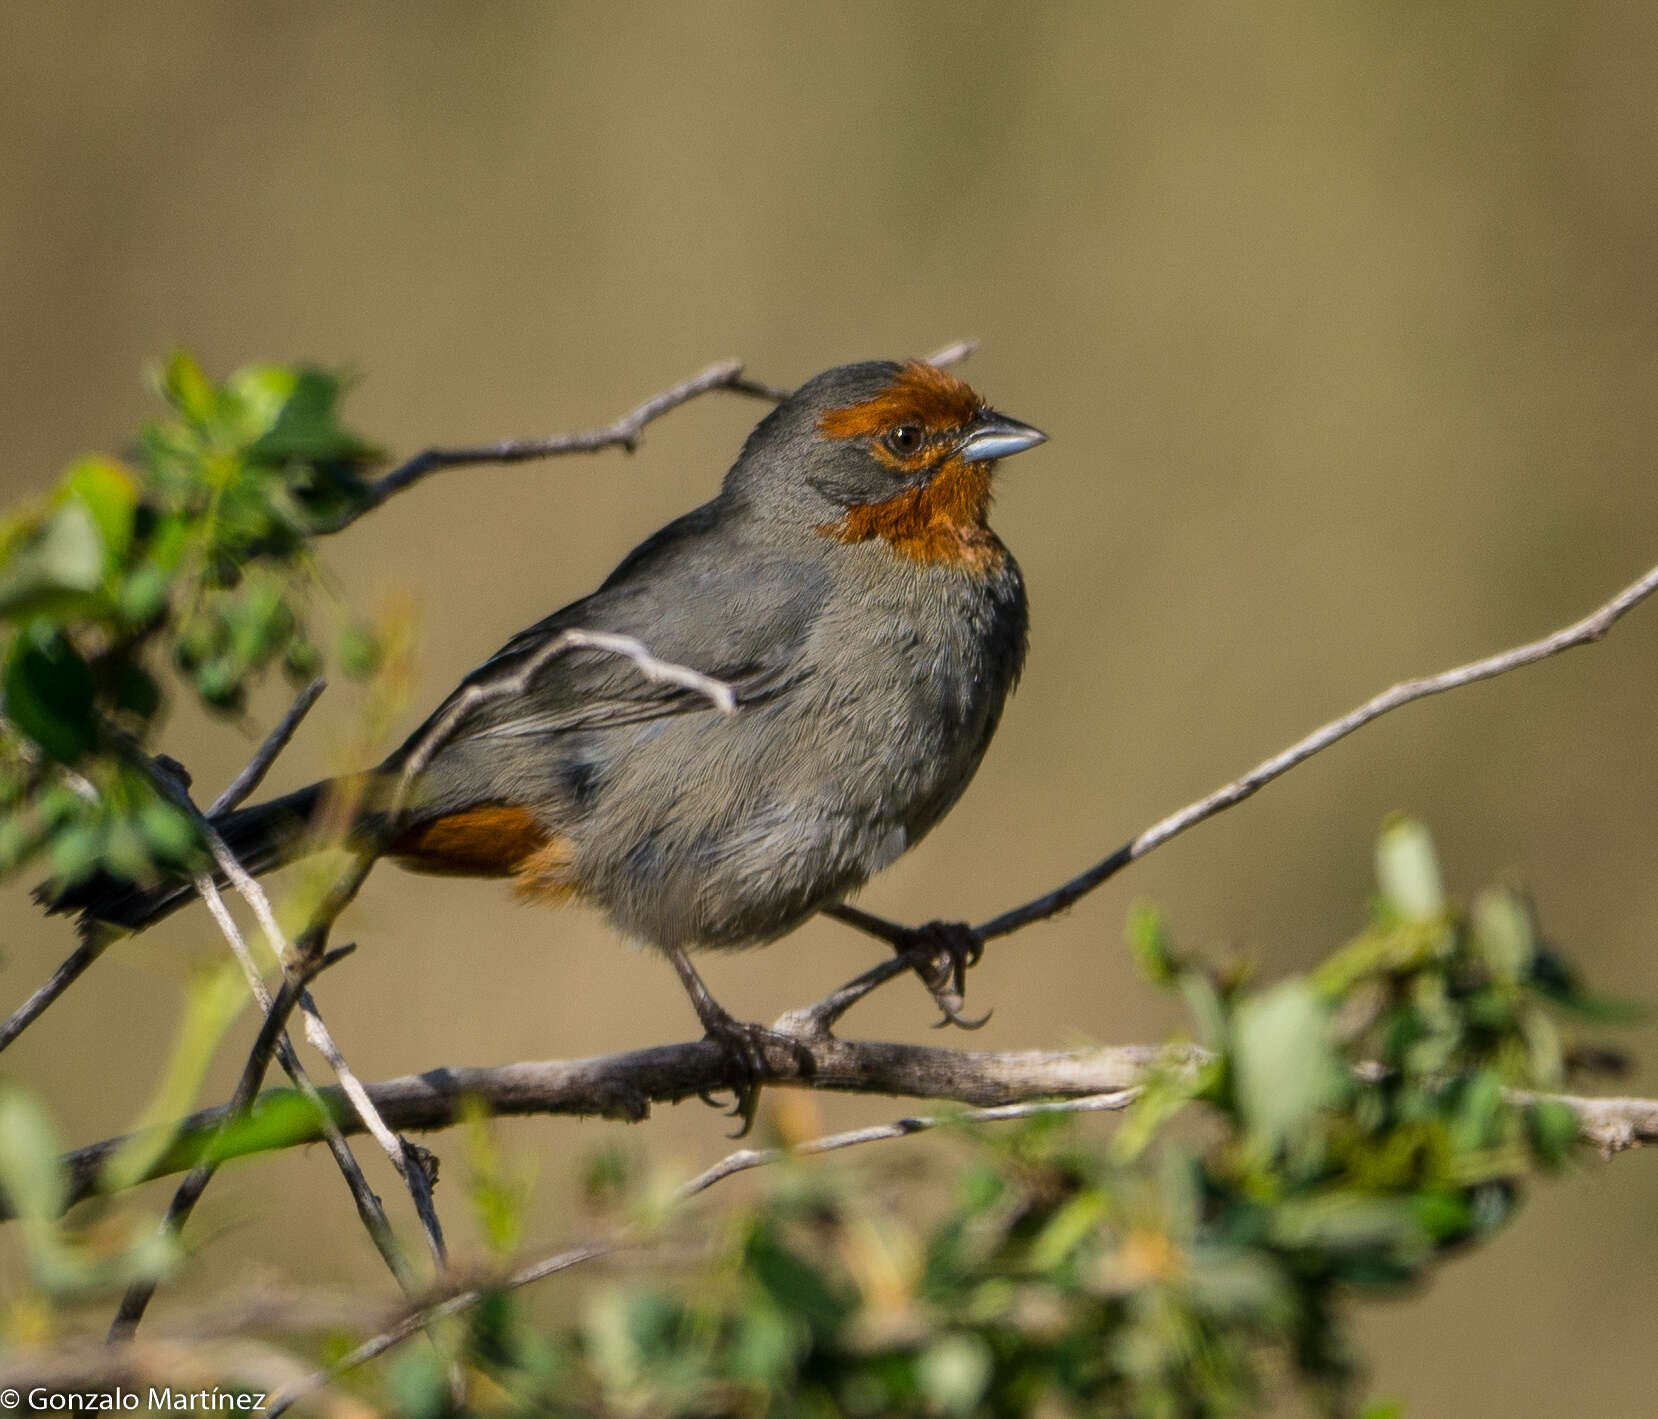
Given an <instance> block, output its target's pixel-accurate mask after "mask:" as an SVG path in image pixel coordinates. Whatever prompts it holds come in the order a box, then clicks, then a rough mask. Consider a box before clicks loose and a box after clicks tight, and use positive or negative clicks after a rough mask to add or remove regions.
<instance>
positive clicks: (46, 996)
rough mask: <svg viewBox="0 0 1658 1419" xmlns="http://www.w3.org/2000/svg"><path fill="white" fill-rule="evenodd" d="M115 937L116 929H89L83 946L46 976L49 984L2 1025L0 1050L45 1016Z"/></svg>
mask: <svg viewBox="0 0 1658 1419" xmlns="http://www.w3.org/2000/svg"><path fill="white" fill-rule="evenodd" d="M114 940H115V933H114V932H110V931H98V930H94V931H92V932H89V933H88V934H87V936H86V937H85V939H83V940H82V941H81V943H80V945H78V946H77V947H75V949H74V950H73V951H71V952H70V953H69V954H68V955H67V956H65V957H64V959H63V962H62V964H60V965H59V966H58V968H57V969H56V970H55V971H53V972H52V974H51V975H50V976H48V977H47V978H46V983H45V984H44V985H42V986H41V987H40V989H39V990H37V991H35V993H34V994H33V995H31V996H30V997H29V998H28V999H27V1000H25V1001H24V1002H23V1003H22V1004H21V1005H19V1006H18V1007H17V1009H15V1010H14V1011H12V1013H11V1014H10V1015H8V1016H7V1017H6V1020H5V1023H4V1024H0V1050H3V1049H5V1048H6V1046H7V1045H9V1044H10V1043H11V1042H12V1041H13V1040H15V1039H16V1038H17V1037H18V1036H19V1035H21V1034H22V1033H23V1032H24V1031H25V1030H26V1029H28V1028H29V1026H30V1025H32V1024H34V1022H35V1021H36V1020H38V1019H39V1018H40V1017H41V1016H42V1015H44V1014H45V1013H46V1011H47V1010H48V1009H49V1008H50V1007H51V1005H52V1003H53V1002H54V1001H55V1000H56V999H57V998H58V997H59V996H60V995H62V994H63V993H64V991H66V990H68V989H69V987H70V986H72V985H74V983H75V982H76V981H77V980H79V979H80V978H81V975H82V973H83V972H85V970H86V969H87V967H88V966H90V965H91V964H92V963H93V962H94V961H96V960H97V959H98V957H100V956H101V955H103V954H104V952H105V950H107V949H108V947H109V945H110V943H111V942H112V941H114Z"/></svg>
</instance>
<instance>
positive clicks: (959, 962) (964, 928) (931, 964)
mask: <svg viewBox="0 0 1658 1419" xmlns="http://www.w3.org/2000/svg"><path fill="white" fill-rule="evenodd" d="M892 949H893V950H894V951H896V952H897V953H898V954H899V955H900V956H905V955H915V956H919V957H920V958H921V959H919V960H918V961H917V962H916V964H915V973H916V975H917V976H919V977H920V978H921V984H922V985H924V986H926V987H927V993H928V994H929V995H931V996H932V997H933V1004H934V1005H936V1006H938V1008H939V1011H940V1014H941V1016H942V1018H941V1019H939V1020H938V1021H936V1022H935V1023H934V1026H933V1028H934V1029H939V1030H941V1029H943V1028H944V1027H945V1026H946V1025H955V1026H956V1027H958V1028H959V1029H963V1030H977V1029H979V1028H980V1027H981V1026H983V1025H984V1024H985V1023H986V1022H987V1021H988V1020H989V1019H990V1015H991V1012H990V1011H988V1010H987V1011H985V1012H984V1014H983V1015H981V1016H979V1017H978V1018H977V1019H974V1018H973V1017H971V1016H969V1015H963V1014H962V1013H961V1007H962V1005H963V1004H964V1003H965V1000H966V994H967V971H968V968H969V967H971V966H976V965H978V964H979V958H980V957H981V956H983V955H984V938H983V937H982V936H980V935H979V933H978V932H976V931H975V930H973V928H972V927H971V926H969V925H968V924H967V923H966V922H965V921H929V922H928V923H927V924H926V925H924V926H912V927H908V928H906V929H905V931H904V933H903V936H902V937H901V939H899V940H898V941H894V942H893V943H892Z"/></svg>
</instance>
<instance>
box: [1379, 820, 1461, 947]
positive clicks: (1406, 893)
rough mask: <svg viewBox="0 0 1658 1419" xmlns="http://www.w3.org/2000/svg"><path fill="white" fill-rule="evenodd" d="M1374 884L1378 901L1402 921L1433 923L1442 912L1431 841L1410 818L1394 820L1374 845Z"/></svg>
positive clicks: (1441, 890) (1442, 890)
mask: <svg viewBox="0 0 1658 1419" xmlns="http://www.w3.org/2000/svg"><path fill="white" fill-rule="evenodd" d="M1376 881H1377V883H1378V884H1379V885H1380V887H1381V889H1382V899H1383V900H1384V901H1385V902H1386V903H1387V904H1388V905H1389V906H1390V907H1392V908H1393V910H1394V911H1395V912H1396V913H1398V915H1399V916H1401V917H1403V918H1404V919H1405V920H1406V921H1415V922H1429V921H1434V920H1437V919H1438V918H1439V916H1440V915H1441V914H1443V912H1444V910H1445V884H1444V882H1443V881H1442V880H1441V879H1440V875H1439V860H1438V859H1437V858H1436V857H1435V855H1434V848H1433V839H1432V838H1431V837H1430V836H1429V835H1428V830H1427V828H1425V827H1424V826H1423V825H1422V824H1421V823H1419V822H1417V821H1416V819H1414V818H1395V819H1393V820H1391V821H1390V822H1388V823H1387V824H1386V825H1384V827H1383V828H1382V835H1381V838H1380V839H1379V840H1378V841H1377V843H1376Z"/></svg>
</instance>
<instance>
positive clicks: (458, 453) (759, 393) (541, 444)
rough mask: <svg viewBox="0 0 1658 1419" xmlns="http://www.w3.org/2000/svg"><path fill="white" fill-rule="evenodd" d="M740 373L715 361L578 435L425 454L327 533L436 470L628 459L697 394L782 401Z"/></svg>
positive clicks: (730, 363) (738, 366)
mask: <svg viewBox="0 0 1658 1419" xmlns="http://www.w3.org/2000/svg"><path fill="white" fill-rule="evenodd" d="M742 373H743V365H742V361H741V360H717V361H715V362H714V363H713V364H711V365H709V366H708V367H707V368H706V369H703V370H699V371H698V372H697V373H696V374H694V375H692V376H691V377H690V378H689V379H687V380H682V381H681V382H680V383H678V384H676V385H674V386H673V387H672V388H669V389H665V390H663V391H662V392H661V393H660V394H655V395H652V396H651V397H650V398H649V399H647V400H645V402H644V403H643V404H640V405H639V406H638V407H637V408H635V409H632V410H630V411H629V412H628V413H626V414H624V415H622V417H621V418H619V419H616V420H614V421H613V422H611V423H608V424H605V425H603V426H602V427H600V428H597V429H588V430H586V431H585V432H582V433H571V434H554V435H553V436H552V437H551V438H536V439H504V440H502V441H501V442H500V443H492V444H483V445H480V446H478V447H474V448H429V449H427V450H425V452H423V453H417V454H415V456H414V457H413V458H410V459H408V460H407V461H406V462H404V463H400V464H399V465H398V466H397V467H396V468H394V469H392V470H391V472H389V473H387V474H385V475H384V476H383V477H381V478H379V479H377V480H376V481H375V482H374V483H372V484H370V485H369V487H368V489H367V491H366V492H365V493H364V494H363V495H362V498H361V501H360V502H359V503H358V505H357V506H356V507H354V508H353V509H352V510H351V512H350V514H349V515H348V516H347V517H346V518H344V519H343V520H342V521H341V522H340V523H339V524H338V527H335V528H331V529H329V530H330V531H338V530H339V528H340V527H345V526H347V525H348V524H349V523H351V522H355V521H356V520H357V519H358V518H359V517H361V516H362V515H363V514H364V513H366V512H369V511H371V510H372V509H374V508H377V507H379V506H380V504H381V503H383V502H385V501H386V499H387V498H390V497H392V496H393V495H395V494H397V493H400V492H402V491H403V490H404V489H405V488H409V487H412V486H413V485H414V484H416V483H418V482H419V481H420V480H421V479H422V478H424V477H426V476H427V475H428V474H430V473H435V472H437V471H438V470H439V469H440V468H457V467H460V466H462V465H465V464H476V463H527V462H529V461H531V460H532V459H538V458H556V457H559V456H560V455H562V454H568V453H597V452H599V451H600V450H601V449H606V448H621V449H625V450H626V451H627V452H629V453H632V452H633V451H634V450H635V449H637V448H638V447H639V439H640V435H641V434H642V433H643V432H644V429H645V425H647V424H649V423H650V422H651V421H652V420H654V419H660V418H661V417H662V416H663V415H664V414H666V413H669V412H670V411H672V410H674V409H677V408H679V406H680V405H681V404H688V403H690V402H691V400H693V399H695V398H696V397H697V396H698V395H700V394H707V393H708V392H709V391H711V390H715V389H728V390H732V391H733V392H735V393H739V394H748V395H751V396H753V397H756V398H760V399H769V400H775V399H778V398H781V397H783V394H782V392H781V391H775V390H773V389H771V388H769V387H768V386H763V385H754V384H751V383H749V382H747V381H745V380H743V378H742Z"/></svg>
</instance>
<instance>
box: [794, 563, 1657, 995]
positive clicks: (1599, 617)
mask: <svg viewBox="0 0 1658 1419" xmlns="http://www.w3.org/2000/svg"><path fill="white" fill-rule="evenodd" d="M1654 591H1658V567H1654V568H1652V569H1651V570H1650V571H1648V572H1647V573H1646V574H1645V575H1644V576H1642V577H1640V578H1638V579H1637V580H1635V581H1633V582H1631V583H1630V584H1629V585H1628V586H1626V587H1624V589H1623V590H1622V591H1620V592H1618V594H1617V595H1616V596H1614V597H1612V599H1611V600H1609V601H1607V602H1605V603H1604V604H1602V605H1601V606H1598V607H1596V608H1595V610H1593V611H1591V612H1590V613H1589V614H1588V615H1587V616H1585V617H1583V618H1582V620H1579V621H1574V622H1573V623H1572V624H1571V625H1569V626H1563V627H1562V628H1561V629H1560V630H1558V631H1555V632H1553V633H1552V634H1550V635H1547V636H1544V637H1542V638H1541V639H1540V640H1534V641H1528V642H1526V644H1524V645H1519V646H1515V647H1513V648H1512V649H1511V650H1505V651H1502V652H1500V653H1498V654H1496V655H1489V656H1486V657H1484V658H1483V659H1481V660H1472V661H1469V662H1468V663H1467V664H1465V665H1458V666H1456V667H1454V668H1452V669H1450V670H1444V671H1441V672H1440V673H1439V674H1437V675H1426V676H1422V677H1421V678H1418V679H1414V680H1401V681H1400V682H1399V683H1398V684H1396V685H1393V686H1392V687H1391V688H1389V689H1386V690H1384V691H1382V692H1381V694H1379V695H1374V696H1372V697H1371V698H1370V699H1368V700H1366V701H1365V702H1364V703H1363V704H1362V705H1359V706H1358V707H1357V708H1355V709H1352V710H1349V711H1348V712H1347V713H1346V714H1344V715H1341V716H1340V717H1339V718H1336V719H1333V720H1331V721H1329V723H1327V724H1324V725H1321V726H1320V727H1319V728H1317V729H1315V730H1314V731H1313V732H1312V733H1311V734H1309V735H1307V736H1306V737H1305V738H1303V739H1299V740H1297V741H1296V742H1295V743H1294V744H1291V745H1290V746H1289V748H1287V749H1284V750H1282V751H1281V752H1279V753H1277V754H1274V755H1273V756H1272V757H1271V758H1269V759H1265V760H1263V761H1262V762H1261V763H1259V764H1257V765H1256V766H1255V767H1254V768H1253V769H1251V770H1250V771H1249V772H1248V773H1246V774H1244V775H1243V777H1241V778H1237V779H1234V780H1233V781H1232V782H1231V783H1228V784H1225V785H1223V786H1222V787H1220V788H1218V789H1216V790H1215V791H1214V792H1213V793H1211V794H1209V795H1207V796H1206V797H1204V798H1200V799H1198V800H1197V801H1196V802H1195V803H1189V804H1187V805H1186V807H1184V808H1182V809H1180V810H1179V811H1178V812H1175V813H1171V814H1169V815H1168V817H1166V818H1163V819H1160V820H1159V821H1158V822H1156V823H1153V824H1152V825H1151V826H1150V827H1149V828H1147V829H1146V830H1145V831H1144V832H1143V833H1141V834H1140V835H1139V836H1138V837H1136V838H1133V839H1131V840H1130V841H1128V842H1126V843H1124V844H1123V845H1122V846H1121V847H1120V848H1118V849H1117V850H1116V851H1115V852H1113V853H1111V854H1110V855H1109V856H1108V857H1104V858H1102V859H1101V860H1100V861H1099V862H1097V863H1095V864H1094V865H1093V866H1092V867H1090V868H1089V869H1088V870H1087V871H1086V872H1082V873H1079V874H1078V875H1077V876H1075V877H1073V878H1072V879H1071V880H1070V881H1069V882H1066V883H1064V884H1062V885H1061V886H1059V887H1056V888H1054V890H1053V891H1051V892H1047V893H1044V894H1043V895H1042V896H1040V897H1036V898H1034V899H1033V900H1031V901H1028V902H1025V903H1024V904H1023V905H1021V906H1017V907H1014V908H1012V909H1011V910H1009V911H1005V912H1002V913H1001V914H1000V915H999V916H994V917H991V918H990V920H989V921H986V922H983V923H981V924H980V925H978V926H975V927H973V928H972V930H973V931H974V932H975V933H977V935H978V936H979V938H980V939H981V940H985V941H989V940H993V939H994V938H996V937H998V936H1007V935H1009V934H1011V933H1012V932H1015V931H1018V930H1020V929H1021V928H1023V927H1026V926H1030V925H1031V924H1033V923H1034V922H1038V921H1045V920H1046V919H1047V918H1049V917H1053V916H1057V915H1058V914H1059V913H1060V912H1062V911H1064V910H1066V908H1068V907H1071V906H1073V905H1075V903H1076V902H1078V901H1079V900H1081V899H1082V898H1083V897H1085V896H1087V895H1088V893H1090V892H1092V891H1093V890H1094V889H1095V888H1096V887H1098V886H1100V885H1101V884H1102V883H1104V882H1106V881H1108V880H1110V878H1112V877H1114V876H1115V875H1116V874H1117V873H1118V872H1120V871H1122V869H1123V868H1125V867H1127V866H1128V865H1129V864H1130V863H1131V862H1137V861H1138V860H1139V859H1140V858H1142V857H1144V856H1145V855H1146V854H1147V853H1149V852H1151V851H1153V850H1154V849H1156V848H1159V847H1161V846H1162V845H1163V844H1164V843H1166V842H1168V841H1169V840H1170V839H1171V838H1174V837H1178V836H1179V835H1180V834H1181V833H1183V832H1185V831H1186V830H1187V829H1188V828H1192V827H1196V826H1197V824H1199V823H1201V822H1203V821H1204V820H1205V819H1206V818H1212V817H1214V816H1215V814H1217V813H1220V812H1223V811H1225V810H1226V809H1228V808H1231V807H1232V806H1233V805H1235V804H1238V803H1241V802H1242V801H1243V800H1244V799H1246V798H1248V797H1250V796H1251V795H1252V794H1254V793H1257V792H1259V791H1260V790H1261V789H1262V788H1264V787H1265V786H1266V785H1267V784H1269V783H1271V782H1272V781H1273V780H1274V779H1275V778H1279V777H1281V776H1282V775H1284V774H1286V773H1288V772H1289V771H1290V770H1291V769H1293V768H1295V767H1296V766H1297V765H1298V764H1301V763H1304V762H1305V761H1306V760H1308V759H1310V758H1312V756H1313V755H1314V754H1317V753H1319V752H1320V751H1322V750H1324V749H1328V748H1329V747H1330V746H1331V745H1332V744H1334V743H1336V742H1337V741H1338V740H1341V739H1345V738H1346V737H1347V736H1348V735H1349V734H1351V733H1353V732H1354V731H1355V730H1357V729H1361V728H1363V727H1364V726H1365V725H1367V724H1369V723H1370V722H1371V721H1372V720H1375V719H1380V718H1381V717H1382V716H1383V715H1384V714H1387V713H1389V712H1390V711H1392V710H1396V709H1399V708H1400V707H1401V706H1403V705H1408V704H1410V703H1412V702H1413V701H1415V700H1422V699H1426V698H1428V697H1429V696H1430V695H1438V694H1443V693H1444V692H1445V691H1447V690H1456V689H1460V688H1461V687H1462V686H1464V685H1472V684H1475V683H1477V682H1479V681H1481V680H1490V679H1494V678H1495V677H1497V676H1499V675H1506V674H1508V673H1509V672H1510V671H1511V670H1519V669H1521V668H1522V667H1524V666H1527V665H1535V664H1536V663H1537V662H1538V661H1540V660H1547V659H1549V658H1550V657H1552V656H1556V655H1559V654H1560V653H1561V652H1563V651H1567V650H1571V649H1572V648H1573V647H1575V646H1580V645H1589V644H1592V643H1593V642H1595V641H1598V640H1600V639H1601V638H1602V637H1603V636H1604V635H1605V634H1606V633H1607V632H1608V631H1609V630H1611V629H1612V627H1613V626H1614V625H1615V624H1616V623H1617V622H1618V621H1619V619H1621V618H1622V617H1623V616H1624V615H1625V614H1627V613H1628V612H1629V611H1632V610H1633V609H1634V608H1635V607H1636V606H1638V605H1640V603H1641V602H1643V601H1645V600H1646V599H1647V598H1648V597H1649V596H1651V595H1652V593H1653V592H1654ZM824 914H825V915H827V916H832V917H834V918H835V919H836V920H838V921H842V922H845V923H846V924H848V925H849V926H852V927H854V928H856V929H857V930H859V931H862V932H864V933H866V934H867V935H870V936H874V937H876V938H878V939H879V940H882V941H885V942H887V943H888V944H889V945H892V946H897V947H900V948H902V947H904V946H905V945H906V944H907V943H908V942H910V941H912V940H913V939H914V937H915V929H914V928H912V927H906V926H904V925H902V924H901V923H898V922H894V921H888V920H887V919H886V918H885V917H880V916H876V915H875V914H874V913H873V912H867V911H863V910H862V909H861V908H857V907H849V906H844V905H837V906H831V907H828V908H825V911H824ZM912 957H913V959H912ZM925 959H928V958H927V957H925V956H923V954H922V953H919V952H912V953H910V955H909V956H906V957H905V958H902V964H903V965H908V966H910V967H913V966H914V965H915V964H916V962H917V961H922V962H923V963H924V961H925ZM901 973H902V968H901V966H896V964H895V963H894V962H883V963H882V965H880V966H878V967H876V968H875V970H874V971H871V972H866V974H865V975H864V976H860V977H859V978H858V980H857V981H854V982H850V983H849V984H848V985H847V986H845V987H843V988H842V992H838V993H837V994H844V993H846V992H851V993H852V994H851V998H850V999H847V1000H846V1001H845V1002H844V1003H843V1004H842V1005H841V1007H840V1008H841V1009H842V1010H844V1009H845V1008H846V1006H848V1005H850V1004H851V1003H852V1000H854V999H861V998H862V996H863V995H865V994H868V992H869V991H870V990H872V989H873V988H874V986H875V985H878V984H880V983H881V981H884V980H890V979H891V978H892V977H893V976H894V975H898V974H901ZM877 976H878V979H877V978H876V977H877Z"/></svg>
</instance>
